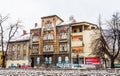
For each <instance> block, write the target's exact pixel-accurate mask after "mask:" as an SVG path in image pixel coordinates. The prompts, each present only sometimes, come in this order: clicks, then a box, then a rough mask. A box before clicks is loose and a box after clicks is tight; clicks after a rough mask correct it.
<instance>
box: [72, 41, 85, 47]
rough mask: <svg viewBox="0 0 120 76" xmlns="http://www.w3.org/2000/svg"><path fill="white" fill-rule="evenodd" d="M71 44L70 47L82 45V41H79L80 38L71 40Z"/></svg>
mask: <svg viewBox="0 0 120 76" xmlns="http://www.w3.org/2000/svg"><path fill="white" fill-rule="evenodd" d="M71 46H72V47H76V46H83V41H80V40H73V41H72V45H71Z"/></svg>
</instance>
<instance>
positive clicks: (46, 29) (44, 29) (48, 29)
mask: <svg viewBox="0 0 120 76" xmlns="http://www.w3.org/2000/svg"><path fill="white" fill-rule="evenodd" d="M50 30H53V27H50V28H43V31H50Z"/></svg>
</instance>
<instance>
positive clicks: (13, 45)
mask: <svg viewBox="0 0 120 76" xmlns="http://www.w3.org/2000/svg"><path fill="white" fill-rule="evenodd" d="M29 50H30V34H28V33H26V31H23V35H21V36H20V37H17V38H14V39H12V40H11V41H10V43H9V48H8V58H7V67H8V66H10V65H15V66H17V65H23V64H25V65H28V64H29V53H30V51H29Z"/></svg>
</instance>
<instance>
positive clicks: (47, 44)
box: [30, 15, 97, 67]
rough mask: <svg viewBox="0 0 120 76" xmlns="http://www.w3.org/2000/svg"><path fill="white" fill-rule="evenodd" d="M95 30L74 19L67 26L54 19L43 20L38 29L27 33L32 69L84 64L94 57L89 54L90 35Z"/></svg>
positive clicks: (46, 18) (85, 23) (54, 16)
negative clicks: (29, 35)
mask: <svg viewBox="0 0 120 76" xmlns="http://www.w3.org/2000/svg"><path fill="white" fill-rule="evenodd" d="M36 26H38V25H37V23H36V24H35V27H36ZM39 26H40V25H39ZM96 28H97V26H96V25H95V24H92V23H88V22H76V21H75V19H74V18H73V17H70V20H69V22H67V23H65V22H64V21H63V20H62V19H61V18H60V17H58V16H57V15H52V16H46V17H42V18H41V28H40V27H39V28H34V29H31V30H30V34H31V37H30V43H31V52H30V58H31V65H32V66H41V65H42V64H44V65H46V66H47V67H48V66H50V65H57V64H69V63H72V64H86V63H87V61H86V58H91V57H92V58H94V57H95V56H94V55H92V54H91V53H92V48H91V44H92V39H93V37H92V36H91V35H92V33H93V32H94V31H93V30H95V29H96Z"/></svg>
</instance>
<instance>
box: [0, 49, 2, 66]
mask: <svg viewBox="0 0 120 76" xmlns="http://www.w3.org/2000/svg"><path fill="white" fill-rule="evenodd" d="M0 65H2V51H0Z"/></svg>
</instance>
